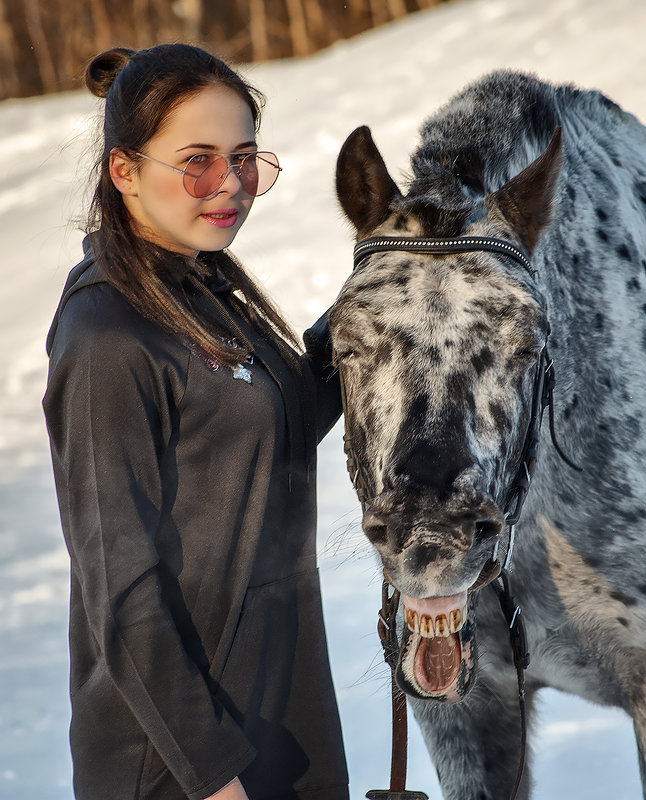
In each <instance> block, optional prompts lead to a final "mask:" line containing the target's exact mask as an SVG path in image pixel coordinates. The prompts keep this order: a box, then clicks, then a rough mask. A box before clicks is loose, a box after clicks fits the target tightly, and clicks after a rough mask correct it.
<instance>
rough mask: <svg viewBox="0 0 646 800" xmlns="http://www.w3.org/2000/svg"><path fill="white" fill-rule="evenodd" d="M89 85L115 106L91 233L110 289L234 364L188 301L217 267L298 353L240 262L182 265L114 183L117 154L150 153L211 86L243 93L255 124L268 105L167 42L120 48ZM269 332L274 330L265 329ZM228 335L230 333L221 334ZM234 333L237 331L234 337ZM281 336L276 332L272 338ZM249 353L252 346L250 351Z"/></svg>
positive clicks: (222, 258) (98, 60) (220, 69)
mask: <svg viewBox="0 0 646 800" xmlns="http://www.w3.org/2000/svg"><path fill="white" fill-rule="evenodd" d="M85 83H86V85H87V87H88V89H89V90H90V91H91V92H92V93H93V94H95V95H96V96H97V97H103V98H105V101H106V103H105V117H104V124H103V147H102V153H101V156H100V158H99V159H98V160H97V164H96V169H97V172H98V173H99V178H98V182H97V185H96V188H95V191H94V196H93V198H92V204H91V207H90V215H89V220H88V232H89V231H94V234H93V250H94V253H95V256H96V258H97V259H98V260H99V261H100V262H101V266H102V267H103V269H104V271H105V273H106V277H107V279H108V281H109V282H110V283H111V284H112V285H113V286H114V287H115V288H117V289H118V290H119V291H120V292H121V293H122V294H123V295H124V296H125V297H126V298H127V300H128V301H129V302H130V303H131V305H133V306H134V307H135V308H136V309H137V311H139V312H140V313H141V314H142V315H144V316H145V317H148V318H149V319H152V320H154V321H156V322H158V323H159V324H161V325H162V326H163V327H165V328H166V329H167V330H170V331H171V332H173V333H175V334H178V335H179V336H181V337H182V338H184V339H188V340H189V341H191V342H192V343H193V344H194V345H196V346H197V347H198V348H199V350H200V351H202V352H203V353H204V354H205V355H207V356H209V357H211V358H213V359H215V360H216V361H218V362H220V363H223V364H228V365H229V366H233V365H234V364H236V363H238V362H239V361H240V360H241V356H242V355H243V354H242V353H241V351H240V349H237V348H235V347H233V346H231V345H230V344H227V343H226V342H225V341H223V339H222V338H221V337H220V336H218V332H217V331H214V330H213V328H212V327H211V326H210V325H209V324H208V322H205V320H204V319H202V318H201V317H200V315H199V314H198V313H196V312H195V310H194V308H193V307H192V305H191V303H190V302H188V300H187V294H186V279H187V278H190V279H191V280H192V282H193V283H195V277H196V276H195V273H196V271H197V273H198V276H199V278H200V279H202V280H204V279H206V278H207V277H208V273H209V271H212V270H213V269H214V265H215V266H217V267H218V268H219V269H220V270H221V272H222V273H223V274H224V275H225V277H226V278H227V279H228V280H229V281H230V283H231V284H232V286H233V288H234V289H238V290H240V292H241V293H242V295H243V296H244V300H245V303H244V304H241V305H240V304H239V305H238V308H239V309H241V310H243V312H244V313H246V314H247V316H249V317H250V318H251V319H252V320H254V319H256V320H257V319H258V317H260V318H262V319H263V320H265V321H267V322H269V323H270V327H271V329H273V331H277V332H278V334H279V336H276V337H275V338H276V343H277V344H278V345H279V347H280V348H281V349H282V350H284V351H289V348H286V347H285V346H284V340H287V341H288V342H290V344H292V345H294V346H298V342H297V339H296V337H295V335H294V333H293V332H292V331H291V329H290V328H289V326H288V325H287V323H286V322H285V321H284V320H283V318H282V316H281V315H280V313H279V312H278V311H277V309H276V308H275V306H274V305H273V304H272V303H271V301H270V300H269V299H268V298H267V297H266V295H265V294H264V293H263V292H262V290H261V289H260V288H259V287H258V286H257V285H256V284H255V283H254V281H252V279H251V278H250V277H249V275H247V273H246V272H245V270H244V269H243V268H242V266H241V265H240V264H239V262H238V261H237V260H236V259H235V258H233V257H232V256H231V255H230V254H229V253H227V252H225V251H223V252H219V253H214V254H210V255H209V257H208V258H207V259H206V264H208V265H209V266H205V264H204V263H202V264H200V261H201V260H198V262H197V264H193V263H191V262H190V261H189V259H182V258H181V257H177V258H174V259H172V260H171V261H172V269H169V268H168V265H169V263H171V262H169V258H168V253H167V252H166V251H164V250H163V249H162V248H161V247H159V246H158V245H156V244H154V243H153V242H150V241H148V240H146V239H144V238H143V237H141V236H139V235H137V233H136V231H135V229H134V226H133V225H132V220H131V218H130V214H129V212H128V210H127V209H126V206H125V203H124V202H123V198H122V196H121V193H120V192H119V191H118V189H117V188H116V187H115V185H114V184H113V182H112V179H111V177H110V153H111V151H112V150H113V149H115V148H116V149H118V150H123V151H124V152H126V153H136V152H137V151H139V152H141V151H142V150H144V149H145V146H146V144H147V142H148V141H149V140H150V139H151V138H152V137H153V136H154V135H155V133H156V132H157V131H158V130H159V129H160V126H162V125H163V123H164V121H165V120H166V119H167V117H168V115H169V114H170V113H171V112H172V111H173V110H174V109H175V108H177V106H178V105H179V104H180V103H182V102H183V101H184V100H186V99H188V98H189V97H190V96H191V95H194V94H196V93H197V92H199V91H200V90H201V89H203V88H204V87H206V86H209V85H212V84H217V85H222V86H226V87H227V88H229V89H232V90H233V91H234V92H236V93H237V94H238V95H239V96H240V97H242V99H243V100H244V101H245V102H246V103H247V105H248V106H249V108H250V110H251V113H252V116H253V121H254V126H255V128H256V130H258V128H259V125H260V114H261V108H262V105H263V102H264V98H263V96H262V94H261V93H260V92H258V91H257V90H256V89H254V88H253V87H252V86H250V85H249V84H247V83H246V82H245V81H244V80H243V79H242V78H241V76H240V75H238V73H237V72H235V71H234V70H233V69H231V67H229V66H228V65H227V64H225V63H224V62H223V61H221V60H220V59H219V58H216V57H215V56H213V55H211V54H210V53H207V52H206V51H205V50H202V49H201V48H199V47H194V46H192V45H187V44H163V45H157V46H156V47H152V48H150V49H148V50H140V51H138V52H136V51H134V50H128V49H126V48H122V47H116V48H114V49H112V50H108V51H106V52H105V53H101V54H100V55H98V56H96V57H95V58H94V59H93V60H92V61H91V62H90V64H89V65H88V67H87V69H86V72H85ZM263 328H264V329H265V331H267V329H268V326H266V325H265V326H263ZM220 333H222V332H221V331H220ZM228 333H231V332H230V331H229V332H228ZM270 335H271V334H270ZM242 344H243V345H244V343H242Z"/></svg>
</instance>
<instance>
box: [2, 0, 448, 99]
mask: <svg viewBox="0 0 646 800" xmlns="http://www.w3.org/2000/svg"><path fill="white" fill-rule="evenodd" d="M440 2H447V0H229V1H228V2H227V3H224V2H222V0H0V100H1V99H3V98H6V97H24V96H27V95H33V94H41V93H43V92H56V91H61V90H63V89H75V88H78V87H79V86H81V84H82V75H83V69H84V66H85V64H86V63H87V61H88V60H89V59H90V58H91V57H92V56H93V55H94V54H96V53H99V52H101V51H102V50H107V49H108V48H110V47H113V46H115V45H120V46H126V47H133V48H135V49H141V48H144V47H150V46H151V45H153V44H157V43H159V42H167V41H180V40H184V41H189V42H194V43H196V44H197V43H201V44H204V46H206V47H207V48H213V49H215V51H216V52H218V54H219V55H221V56H223V57H224V58H229V59H232V60H234V61H265V60H267V59H270V58H288V57H290V56H305V55H308V54H310V53H313V52H315V51H316V50H319V49H321V48H322V47H327V46H328V45H330V44H332V43H333V42H334V41H336V40H337V39H340V38H348V37H350V36H354V35H355V34H357V33H360V32H361V31H364V30H366V29H367V28H370V27H374V26H377V25H382V24H384V23H386V22H389V21H391V20H394V19H398V18H399V17H402V16H404V15H405V14H408V13H410V12H413V11H418V10H420V9H423V8H428V7H429V6H432V5H436V4H437V3H440Z"/></svg>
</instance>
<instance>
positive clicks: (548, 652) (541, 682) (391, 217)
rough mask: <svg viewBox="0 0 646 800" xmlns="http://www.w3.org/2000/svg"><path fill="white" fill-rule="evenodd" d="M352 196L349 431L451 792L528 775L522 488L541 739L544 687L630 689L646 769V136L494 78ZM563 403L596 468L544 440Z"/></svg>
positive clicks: (428, 728) (413, 679)
mask: <svg viewBox="0 0 646 800" xmlns="http://www.w3.org/2000/svg"><path fill="white" fill-rule="evenodd" d="M337 189H338V196H339V200H340V203H341V206H342V208H343V210H344V212H345V214H346V215H347V217H348V219H349V220H350V221H351V223H352V224H353V226H354V228H355V229H356V233H357V242H358V243H357V245H356V247H355V263H356V266H355V269H354V271H353V273H352V274H351V276H350V277H349V279H348V280H347V281H346V283H345V285H344V286H343V288H342V290H341V292H340V294H339V296H338V298H337V300H336V302H335V304H334V306H333V308H332V310H331V312H330V316H329V321H330V329H331V334H332V341H333V346H334V350H335V353H336V358H337V363H338V366H339V371H340V374H341V377H342V383H343V386H344V390H345V400H346V433H347V445H348V449H349V450H350V452H351V454H352V458H353V459H354V470H355V472H356V475H357V478H359V477H360V478H361V482H360V485H361V486H362V488H363V496H362V499H363V501H364V502H363V519H362V524H363V529H364V531H365V533H366V535H367V537H368V539H369V540H370V542H372V544H373V545H374V546H375V548H376V550H377V551H378V553H379V555H380V557H381V561H382V564H383V568H384V573H385V575H386V577H387V579H388V581H389V582H390V583H391V584H392V586H393V587H395V588H396V589H397V590H398V591H399V592H401V600H402V605H403V619H404V621H405V624H403V625H401V627H402V628H403V631H402V633H401V649H400V651H399V656H398V663H397V670H396V677H397V681H398V684H399V686H400V687H401V689H403V690H404V691H405V692H406V693H407V694H408V695H409V697H410V698H411V703H412V706H413V710H414V713H415V715H416V718H417V720H418V722H419V724H420V726H421V729H422V732H423V735H424V738H425V740H426V743H427V745H428V749H429V752H430V754H431V757H432V760H433V762H434V764H435V767H436V769H437V772H438V776H439V780H440V784H441V787H442V791H443V794H444V797H445V798H446V800H505V798H507V797H509V796H510V792H511V791H512V786H513V783H514V779H515V776H516V769H517V763H518V760H519V757H520V742H519V720H518V703H517V700H518V690H517V685H516V671H515V669H514V665H513V663H512V653H511V649H510V647H509V635H508V631H507V629H506V621H505V619H504V618H503V615H502V614H501V613H500V608H499V607H498V601H497V598H496V593H495V592H494V591H493V589H492V587H493V586H496V585H498V581H499V580H500V578H496V576H497V575H498V573H499V572H500V570H501V567H502V564H503V562H505V561H506V560H507V559H508V556H509V555H510V550H511V543H512V541H511V539H512V537H511V535H510V531H511V528H510V525H509V523H510V521H513V518H514V517H517V516H518V513H517V511H518V510H519V508H518V506H519V505H521V504H522V500H523V499H524V498H525V496H526V502H525V504H524V506H523V508H522V514H520V519H519V520H518V524H517V527H516V531H515V542H516V544H515V550H514V553H513V558H512V560H511V562H510V564H509V566H508V573H509V577H510V579H511V580H512V583H513V591H514V595H515V598H516V600H517V601H518V605H519V607H520V608H521V609H522V613H523V618H524V622H525V629H526V633H527V639H528V642H529V651H530V653H531V663H530V665H529V669H528V670H527V673H526V703H527V712H528V719H529V727H530V736H531V721H532V717H533V712H534V710H535V706H536V695H537V692H538V690H539V689H541V688H542V687H548V686H549V687H555V688H556V689H560V690H563V691H566V692H572V693H574V694H577V695H579V696H581V697H584V698H587V699H588V700H591V701H593V702H596V703H601V704H604V705H608V706H616V707H619V708H622V709H624V711H626V712H627V714H629V715H630V716H631V717H632V720H633V724H634V730H635V734H636V739H637V743H638V751H639V759H640V769H641V776H642V785H643V786H646V769H645V761H644V753H645V752H646V415H645V413H644V412H645V411H646V261H645V254H646V129H645V128H644V127H643V126H642V125H641V124H640V123H639V121H638V120H637V119H636V118H635V117H634V116H632V115H630V114H629V113H626V112H625V111H623V110H622V109H621V108H619V107H618V106H617V105H616V104H615V103H614V102H612V101H611V100H609V99H608V98H607V97H605V96H604V95H603V94H601V93H599V92H597V91H583V90H580V89H578V88H576V87H573V86H569V85H552V84H549V83H546V82H542V81H540V80H538V79H536V78H535V77H533V76H530V75H525V74H516V73H513V72H506V71H503V72H496V73H493V74H491V75H488V76H486V77H484V78H482V79H481V80H479V81H478V82H476V83H474V84H473V85H471V86H470V87H468V88H466V89H465V90H464V91H463V92H462V93H460V94H458V95H457V96H456V97H455V98H454V99H452V100H451V101H450V102H449V103H448V104H447V105H446V106H444V107H443V108H442V109H440V110H439V111H438V112H437V113H435V114H434V115H433V116H431V117H430V119H428V120H427V122H426V123H425V124H424V125H423V127H422V130H421V137H420V143H419V146H418V147H417V149H416V151H415V152H414V154H413V156H412V162H411V173H410V176H409V177H408V179H407V188H406V190H405V192H401V191H400V189H399V188H398V186H397V185H396V183H395V181H394V180H393V179H392V178H391V176H390V175H389V173H388V170H387V168H386V166H385V163H384V161H383V159H382V157H381V155H380V153H379V151H378V149H377V147H376V145H375V143H374V141H373V139H372V137H371V134H370V131H369V129H368V128H366V127H361V128H358V129H357V130H355V131H354V133H352V134H351V135H350V136H349V137H348V139H347V140H346V142H345V144H344V145H343V147H342V150H341V152H340V155H339V159H338V164H337ZM438 241H439V244H438ZM433 243H434V245H433ZM548 352H549V356H548V355H547V353H548ZM554 380H555V381H556V383H555V384H554V386H555V388H554V391H553V393H552V391H551V389H552V383H553V381H554ZM548 383H549V384H550V385H549V387H547V384H548ZM537 387H538V388H537ZM552 398H553V403H552V404H551V405H550V403H549V401H550V400H551V399H552ZM537 404H538V405H539V406H540V407H538V408H537ZM544 404H547V406H549V411H550V412H553V429H554V431H555V433H556V442H557V444H560V446H561V452H562V453H564V454H567V456H569V457H570V459H571V461H573V462H575V463H576V464H579V465H580V466H581V467H582V471H581V472H577V471H575V470H574V469H572V468H571V466H570V465H568V464H567V463H565V461H564V459H563V458H562V457H561V456H560V455H559V452H558V451H557V449H556V448H555V447H554V445H553V443H552V441H550V432H549V429H548V426H547V425H543V427H542V429H541V432H540V434H539V433H538V426H537V424H536V423H537V421H538V422H540V418H541V416H542V411H543V406H544ZM528 429H529V430H528ZM533 434H536V435H537V438H540V440H541V444H540V457H539V458H538V460H537V461H536V463H535V468H534V469H531V468H533V467H534V462H535V460H536V459H535V457H536V452H535V450H536V443H535V442H532V435H533ZM532 472H533V474H532ZM530 477H531V478H532V480H531V487H530V488H529V491H528V492H527V491H526V490H527V487H528V483H529V478H530ZM492 581H493V583H492ZM531 786H532V779H531V755H530V756H528V768H527V769H526V770H525V773H524V777H523V779H522V782H521V784H520V789H519V792H518V797H519V798H529V797H530V792H531ZM644 797H646V790H645V793H644Z"/></svg>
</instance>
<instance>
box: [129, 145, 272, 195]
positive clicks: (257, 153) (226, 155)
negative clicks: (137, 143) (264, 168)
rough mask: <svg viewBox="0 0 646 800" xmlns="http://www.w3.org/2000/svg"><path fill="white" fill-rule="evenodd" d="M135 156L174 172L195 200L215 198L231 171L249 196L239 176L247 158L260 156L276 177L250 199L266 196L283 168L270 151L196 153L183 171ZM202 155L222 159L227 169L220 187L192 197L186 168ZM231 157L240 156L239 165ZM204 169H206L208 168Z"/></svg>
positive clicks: (157, 161) (148, 157)
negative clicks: (179, 176) (274, 172)
mask: <svg viewBox="0 0 646 800" xmlns="http://www.w3.org/2000/svg"><path fill="white" fill-rule="evenodd" d="M135 155H138V156H140V158H145V159H146V160H147V161H154V162H155V164H160V165H161V166H162V167H166V169H170V170H172V171H173V172H176V173H177V174H178V175H181V176H182V184H183V185H184V189H185V190H186V193H187V194H188V195H190V196H191V197H194V198H195V199H196V200H210V199H211V198H212V197H215V195H216V194H217V193H218V192H219V191H220V189H221V188H222V186H223V184H224V182H225V181H226V179H227V177H228V175H229V173H230V172H232V171H235V173H236V176H237V178H238V180H239V181H240V183H241V185H242V188H243V191H245V192H246V193H247V194H249V192H247V190H246V189H245V188H244V185H243V184H242V178H241V176H240V170H241V169H242V167H243V165H244V162H245V161H246V160H247V158H248V157H249V156H254V158H258V156H260V160H261V161H263V162H264V163H265V164H268V165H269V166H271V167H273V168H274V169H275V170H276V176H275V177H274V180H273V181H272V183H271V184H270V185H269V186H268V187H267V188H266V189H264V190H263V191H262V192H256V193H255V194H253V195H252V197H260V196H261V195H263V194H266V193H267V192H268V191H269V190H270V189H271V188H272V186H273V185H274V184H275V183H276V181H277V180H278V175H279V174H280V173H281V172H282V171H283V168H282V167H281V166H280V164H279V163H278V156H277V155H276V153H272V152H271V151H270V150H255V151H253V152H251V153H196V154H195V155H194V156H191V157H190V158H189V160H188V161H187V162H186V164H185V165H184V169H179V168H178V167H174V166H173V165H172V164H167V163H166V162H165V161H160V160H159V159H158V158H153V157H152V156H147V155H146V154H145V153H140V152H138V151H135ZM204 155H207V156H218V158H223V159H225V161H226V162H227V164H228V167H227V171H226V172H225V173H224V175H223V176H222V182H221V183H220V185H219V186H218V187H217V188H216V189H215V190H214V191H212V192H211V193H210V194H207V195H203V196H199V197H198V196H197V195H194V194H193V193H192V192H189V190H188V189H187V188H186V175H187V170H188V167H189V165H190V163H191V161H193V159H195V158H198V157H199V156H204ZM263 155H268V156H272V157H273V158H274V159H275V160H276V163H275V164H273V163H272V162H271V161H268V160H266V159H263V158H262V156H263ZM233 156H242V160H241V161H240V163H239V164H232V163H231V158H232V157H233ZM206 169H208V167H207V168H206ZM205 171H206V170H203V171H202V173H201V174H200V175H199V176H198V178H197V179H198V180H199V178H201V177H202V175H203V174H204V172H205ZM191 177H194V176H191Z"/></svg>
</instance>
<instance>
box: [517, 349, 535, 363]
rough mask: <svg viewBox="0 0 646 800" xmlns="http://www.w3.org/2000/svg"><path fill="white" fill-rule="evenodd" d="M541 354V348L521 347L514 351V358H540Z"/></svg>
mask: <svg viewBox="0 0 646 800" xmlns="http://www.w3.org/2000/svg"><path fill="white" fill-rule="evenodd" d="M540 354H541V351H540V350H532V349H531V348H521V349H520V350H516V352H515V353H514V358H522V359H526V360H529V359H535V358H538V357H539V356H540Z"/></svg>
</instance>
